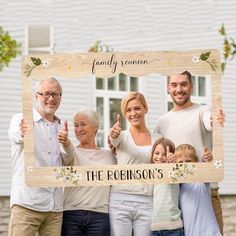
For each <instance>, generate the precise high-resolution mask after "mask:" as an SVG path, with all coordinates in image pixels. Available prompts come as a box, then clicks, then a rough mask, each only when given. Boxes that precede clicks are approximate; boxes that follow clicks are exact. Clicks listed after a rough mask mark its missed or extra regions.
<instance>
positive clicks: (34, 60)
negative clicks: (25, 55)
mask: <svg viewBox="0 0 236 236" xmlns="http://www.w3.org/2000/svg"><path fill="white" fill-rule="evenodd" d="M30 59H31V61H32V63H31V64H26V65H25V68H24V73H25V75H26V77H29V76H30V75H31V72H32V71H33V69H34V68H35V67H37V66H40V65H42V66H43V67H44V68H48V66H49V62H48V61H42V60H41V59H40V58H36V57H30Z"/></svg>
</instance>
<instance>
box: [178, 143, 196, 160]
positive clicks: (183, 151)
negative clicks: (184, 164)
mask: <svg viewBox="0 0 236 236" xmlns="http://www.w3.org/2000/svg"><path fill="white" fill-rule="evenodd" d="M175 155H176V159H177V157H178V156H187V157H190V158H191V160H192V162H198V156H197V152H196V150H195V148H194V147H193V146H192V145H190V144H181V145H179V146H178V147H176V149H175Z"/></svg>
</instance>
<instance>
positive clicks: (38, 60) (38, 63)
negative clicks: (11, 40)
mask: <svg viewBox="0 0 236 236" xmlns="http://www.w3.org/2000/svg"><path fill="white" fill-rule="evenodd" d="M31 60H32V62H33V63H34V65H36V66H39V65H41V64H42V61H41V59H40V58H35V57H31Z"/></svg>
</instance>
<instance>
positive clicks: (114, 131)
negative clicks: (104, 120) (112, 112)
mask: <svg viewBox="0 0 236 236" xmlns="http://www.w3.org/2000/svg"><path fill="white" fill-rule="evenodd" d="M120 132H121V117H120V114H117V115H116V123H115V124H114V125H113V126H112V128H111V129H110V136H111V137H112V138H117V137H118V136H119V135H120Z"/></svg>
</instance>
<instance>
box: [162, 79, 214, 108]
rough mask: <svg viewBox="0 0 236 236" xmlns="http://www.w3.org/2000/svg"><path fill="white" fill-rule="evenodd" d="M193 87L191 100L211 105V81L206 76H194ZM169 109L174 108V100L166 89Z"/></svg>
mask: <svg viewBox="0 0 236 236" xmlns="http://www.w3.org/2000/svg"><path fill="white" fill-rule="evenodd" d="M192 83H193V89H192V93H191V101H192V102H195V103H200V104H202V105H209V106H210V105H211V81H210V79H209V78H207V77H206V76H197V75H193V76H192ZM166 97H167V111H170V110H171V109H172V108H173V102H172V99H171V97H170V95H169V94H168V93H167V91H166Z"/></svg>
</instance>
